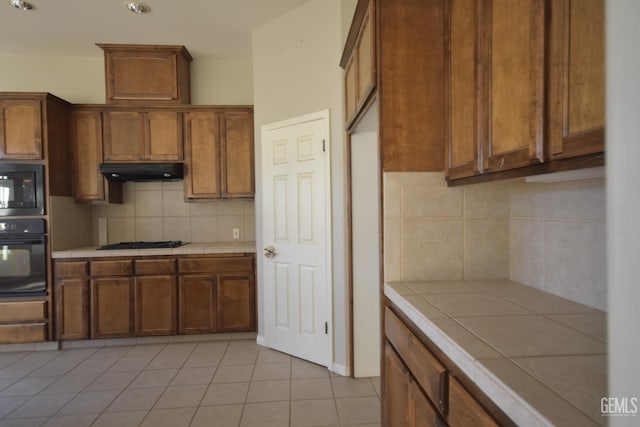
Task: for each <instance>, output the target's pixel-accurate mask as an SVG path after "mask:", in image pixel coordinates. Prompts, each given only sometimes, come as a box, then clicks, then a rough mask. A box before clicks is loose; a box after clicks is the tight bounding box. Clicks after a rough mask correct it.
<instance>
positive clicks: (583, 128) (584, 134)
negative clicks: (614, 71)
mask: <svg viewBox="0 0 640 427" xmlns="http://www.w3.org/2000/svg"><path fill="white" fill-rule="evenodd" d="M550 5H551V14H550V23H549V26H550V28H549V32H550V37H549V79H548V84H549V89H548V93H549V125H548V126H549V132H548V135H549V152H550V153H549V154H550V157H551V158H552V159H565V158H569V157H574V156H581V155H586V154H592V153H599V152H603V151H604V124H605V74H604V73H605V72H604V70H605V65H604V0H559V1H556V0H554V1H553V2H550Z"/></svg>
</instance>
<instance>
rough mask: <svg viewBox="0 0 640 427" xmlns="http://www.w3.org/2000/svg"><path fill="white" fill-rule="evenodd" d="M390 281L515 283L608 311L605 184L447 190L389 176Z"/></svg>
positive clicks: (425, 176) (434, 182)
mask: <svg viewBox="0 0 640 427" xmlns="http://www.w3.org/2000/svg"><path fill="white" fill-rule="evenodd" d="M383 182H384V238H385V243H384V254H385V256H384V265H385V267H384V268H385V280H387V281H400V280H436V279H443V280H458V279H465V280H473V279H512V280H515V281H518V282H520V283H523V284H526V285H529V286H533V287H536V288H539V289H542V290H545V291H547V292H550V293H553V294H556V295H559V296H562V297H565V298H568V299H571V300H573V301H576V302H579V303H582V304H586V305H589V306H591V307H595V308H598V309H600V310H605V309H606V300H607V298H606V293H607V292H606V246H605V245H606V227H605V185H604V179H601V178H599V179H589V180H583V181H573V182H559V183H525V182H524V180H522V179H521V180H515V181H502V182H495V183H485V184H477V185H466V186H462V187H455V188H448V187H446V181H445V180H444V175H443V174H442V173H437V172H436V173H421V172H415V173H407V172H403V173H385V174H384V180H383Z"/></svg>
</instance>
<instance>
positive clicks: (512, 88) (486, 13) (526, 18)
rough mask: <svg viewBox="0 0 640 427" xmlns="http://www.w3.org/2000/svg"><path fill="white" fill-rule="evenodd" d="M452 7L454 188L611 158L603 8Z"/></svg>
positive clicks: (490, 3)
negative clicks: (467, 181)
mask: <svg viewBox="0 0 640 427" xmlns="http://www.w3.org/2000/svg"><path fill="white" fill-rule="evenodd" d="M444 4H445V40H446V41H447V43H446V51H445V88H446V90H445V93H446V96H445V108H446V111H447V114H446V117H447V123H446V126H445V140H446V143H447V152H446V173H447V178H448V179H449V180H456V179H459V178H467V177H472V176H475V175H481V174H487V173H494V172H501V171H507V170H513V169H519V168H524V167H528V166H535V165H540V164H542V163H548V162H549V161H550V160H556V159H567V158H573V157H576V156H581V155H586V154H594V153H600V152H602V151H604V131H603V129H604V31H603V7H604V6H603V4H604V2H603V0H586V1H582V0H578V1H572V0H561V1H558V2H555V1H554V2H546V1H544V0H523V1H518V2H513V1H508V0H448V1H446V2H444ZM545 34H548V35H549V36H548V43H547V44H546V45H545ZM545 64H546V65H545ZM545 104H547V105H548V109H547V115H545ZM550 166H551V165H550ZM552 170H553V169H552V168H551V167H549V168H547V169H544V170H543V169H540V171H552ZM531 172H532V173H536V172H535V171H533V170H531ZM538 173H539V172H538Z"/></svg>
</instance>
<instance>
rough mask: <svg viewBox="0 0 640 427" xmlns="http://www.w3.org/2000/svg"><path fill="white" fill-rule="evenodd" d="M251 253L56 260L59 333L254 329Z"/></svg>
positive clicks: (146, 333)
mask: <svg viewBox="0 0 640 427" xmlns="http://www.w3.org/2000/svg"><path fill="white" fill-rule="evenodd" d="M254 265H255V255H253V254H231V255H210V256H206V255H205V256H179V257H171V256H167V257H132V258H116V259H104V258H101V259H98V260H93V259H84V260H77V259H76V260H56V262H55V266H54V275H55V278H56V279H55V284H56V321H57V323H56V325H57V329H56V337H57V339H59V340H72V339H73V340H75V339H87V338H116V337H118V338H124V337H132V336H149V335H154V336H159V335H174V334H205V333H216V332H251V331H255V330H256V314H255V313H256V309H255V267H254Z"/></svg>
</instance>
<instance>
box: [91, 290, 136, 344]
mask: <svg viewBox="0 0 640 427" xmlns="http://www.w3.org/2000/svg"><path fill="white" fill-rule="evenodd" d="M133 308H134V295H133V278H131V277H108V278H107V277H99V278H92V279H91V338H114V337H130V336H133V314H134V310H133Z"/></svg>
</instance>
